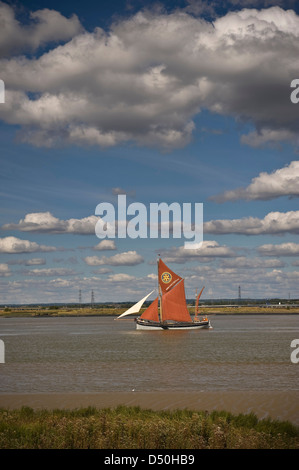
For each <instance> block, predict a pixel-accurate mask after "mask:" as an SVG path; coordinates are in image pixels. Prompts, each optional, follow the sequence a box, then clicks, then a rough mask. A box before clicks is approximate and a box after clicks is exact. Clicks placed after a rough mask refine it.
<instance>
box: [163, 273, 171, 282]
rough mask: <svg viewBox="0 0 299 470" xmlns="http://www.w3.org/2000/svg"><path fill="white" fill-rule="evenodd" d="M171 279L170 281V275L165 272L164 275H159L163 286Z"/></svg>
mask: <svg viewBox="0 0 299 470" xmlns="http://www.w3.org/2000/svg"><path fill="white" fill-rule="evenodd" d="M171 279H172V276H171V274H170V273H168V272H165V273H163V274H161V280H162V282H164V284H169V283H170V281H171Z"/></svg>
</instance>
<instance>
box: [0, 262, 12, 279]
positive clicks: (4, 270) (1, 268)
mask: <svg viewBox="0 0 299 470" xmlns="http://www.w3.org/2000/svg"><path fill="white" fill-rule="evenodd" d="M8 276H11V271H10V269H9V266H8V264H6V263H0V277H8Z"/></svg>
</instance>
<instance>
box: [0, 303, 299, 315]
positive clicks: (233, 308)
mask: <svg viewBox="0 0 299 470" xmlns="http://www.w3.org/2000/svg"><path fill="white" fill-rule="evenodd" d="M131 305H132V304H128V305H123V304H121V305H118V304H112V305H109V304H107V305H106V304H103V305H100V304H99V305H94V306H90V305H84V306H81V307H80V306H78V305H67V306H58V305H50V306H10V307H4V308H1V307H0V317H58V316H59V317H60V316H64V317H72V316H73V317H79V316H118V315H120V314H121V313H123V312H124V311H125V310H127V308H129V307H131ZM146 306H147V305H146V304H145V307H144V308H142V309H141V310H140V313H139V314H141V313H142V312H143V311H144V310H145V308H146ZM189 311H190V314H191V315H193V314H194V307H192V306H191V307H189ZM199 311H200V314H201V315H209V314H213V315H214V314H216V315H227V314H234V315H238V314H239V315H240V314H255V315H256V314H284V313H287V314H299V304H298V305H297V306H295V304H293V305H291V306H290V305H279V304H277V305H270V304H269V305H264V306H259V305H252V304H251V305H247V306H246V305H243V304H240V305H229V306H227V305H226V306H225V305H219V304H218V305H215V306H211V307H204V306H200V307H199ZM139 314H138V315H139Z"/></svg>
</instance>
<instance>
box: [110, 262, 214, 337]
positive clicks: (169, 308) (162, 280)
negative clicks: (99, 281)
mask: <svg viewBox="0 0 299 470" xmlns="http://www.w3.org/2000/svg"><path fill="white" fill-rule="evenodd" d="M158 286H159V295H158V297H156V298H155V300H154V301H153V302H152V303H151V304H150V306H149V307H148V308H147V309H146V310H145V311H144V312H143V313H142V315H141V316H140V317H138V318H135V323H136V329H137V330H190V329H192V330H194V329H201V328H212V326H211V323H210V320H209V319H208V318H207V317H205V318H199V317H198V299H199V297H200V295H201V293H202V291H203V289H202V290H201V292H200V294H199V295H198V296H197V299H196V315H195V317H194V319H192V318H191V316H190V313H189V311H188V308H187V302H186V296H185V286H184V279H183V278H182V277H180V276H179V275H178V274H176V273H175V272H174V271H172V270H171V269H169V268H168V266H166V264H165V263H164V262H163V261H162V260H161V259H160V258H159V260H158ZM153 292H154V291H152V292H150V294H148V295H147V296H146V297H144V298H143V299H141V300H140V301H139V302H137V303H136V304H135V305H133V306H132V307H130V308H129V309H128V310H126V311H125V312H124V313H123V314H121V315H120V316H119V317H118V318H122V317H124V316H126V315H130V314H134V313H135V314H136V313H138V312H139V311H140V309H141V307H142V305H143V303H144V302H145V300H146V299H147V298H148V297H149V296H150V295H151V294H152V293H153Z"/></svg>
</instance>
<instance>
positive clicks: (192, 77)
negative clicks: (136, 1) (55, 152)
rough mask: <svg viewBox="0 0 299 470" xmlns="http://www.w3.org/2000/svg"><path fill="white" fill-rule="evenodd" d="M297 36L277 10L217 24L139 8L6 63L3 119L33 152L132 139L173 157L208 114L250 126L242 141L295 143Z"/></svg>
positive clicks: (296, 20)
mask: <svg viewBox="0 0 299 470" xmlns="http://www.w3.org/2000/svg"><path fill="white" fill-rule="evenodd" d="M276 3H277V2H276ZM251 4H252V2H251ZM9 8H10V7H9ZM43 12H44V13H43V18H47V20H48V23H47V22H46V23H41V24H40V25H39V26H40V28H41V30H42V31H44V37H46V36H47V34H48V35H49V37H50V38H52V37H54V36H55V34H53V35H52V36H51V34H49V33H47V34H46V31H47V25H48V24H49V21H52V20H50V19H49V18H50V13H49V10H46V11H45V10H43ZM56 13H57V12H56ZM51 15H52V16H51V18H52V17H53V18H54V16H55V12H53V11H52V12H51ZM57 15H59V13H57ZM60 16H61V15H60ZM36 18H37V19H40V18H42V16H41V13H38V14H37V16H36ZM56 19H57V21H58V18H56ZM59 21H60V20H59ZM59 21H58V24H60V23H59ZM61 21H67V22H68V23H67V24H69V22H70V21H71V20H66V19H63V20H61ZM73 22H74V20H73ZM54 23H55V21H54V20H53V24H54ZM51 25H52V23H51ZM76 27H78V25H77V26H76ZM20 28H21V38H22V39H24V41H25V43H26V40H27V38H28V35H26V33H25V30H26V28H25V26H20ZM75 29H76V28H75ZM64 30H66V31H67V28H61V26H60V27H59V31H64ZM26 31H27V30H26ZM72 33H73V30H72ZM40 37H41V33H39V40H40ZM298 37H299V16H297V15H296V13H295V12H294V11H292V10H287V11H285V10H283V9H281V8H279V7H278V6H274V7H272V8H268V9H264V10H256V9H243V10H241V11H231V12H229V13H227V14H226V15H225V16H222V17H218V18H217V19H215V21H214V22H213V24H212V23H211V22H208V21H206V20H204V19H202V18H196V17H195V16H194V15H193V14H190V13H188V12H186V11H184V10H182V9H181V10H180V9H176V10H174V11H173V12H170V13H165V12H162V10H161V9H160V10H158V9H156V10H153V11H150V10H143V11H140V12H138V13H136V14H135V15H134V16H132V17H130V18H126V19H119V20H118V21H117V22H115V23H114V24H112V25H111V28H110V30H109V31H107V32H105V31H104V30H102V29H101V28H96V29H95V30H94V31H93V32H85V31H84V32H83V33H78V34H76V35H75V36H73V37H72V39H71V40H70V41H68V42H67V43H66V44H63V45H59V47H52V49H50V50H49V51H47V52H46V53H44V54H42V55H41V56H39V57H25V56H22V57H11V58H8V59H5V60H2V61H1V63H0V66H1V78H2V79H3V80H4V81H5V83H6V84H7V90H6V103H5V105H3V106H1V108H0V118H2V119H3V120H4V121H5V122H6V123H10V124H13V125H18V126H20V128H21V130H20V132H19V138H20V139H21V140H22V141H24V142H28V143H31V144H32V145H36V146H46V147H52V146H55V145H61V144H63V145H66V144H69V145H96V146H101V147H109V146H114V145H118V144H120V143H123V142H132V141H133V142H135V143H136V144H138V145H139V144H141V145H148V146H159V147H162V148H165V149H171V148H178V147H182V146H184V145H186V144H187V143H188V142H190V139H191V138H192V132H193V130H194V128H195V124H194V117H195V116H196V115H197V114H198V113H200V111H201V109H208V110H210V111H211V112H213V113H218V114H222V115H230V116H233V117H235V118H236V119H237V120H238V121H239V122H240V121H243V122H246V123H251V125H252V127H253V131H252V132H253V134H252V133H251V134H249V136H243V137H242V141H243V142H244V143H247V144H250V145H262V144H265V143H267V142H273V141H275V142H278V141H281V140H282V141H286V140H288V141H291V142H294V143H297V139H298V122H299V107H298V106H294V105H293V104H292V103H291V101H290V82H291V80H292V79H293V78H294V77H296V74H297V68H296V58H297V57H298V54H299V41H298ZM277 64H279V67H277Z"/></svg>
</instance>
